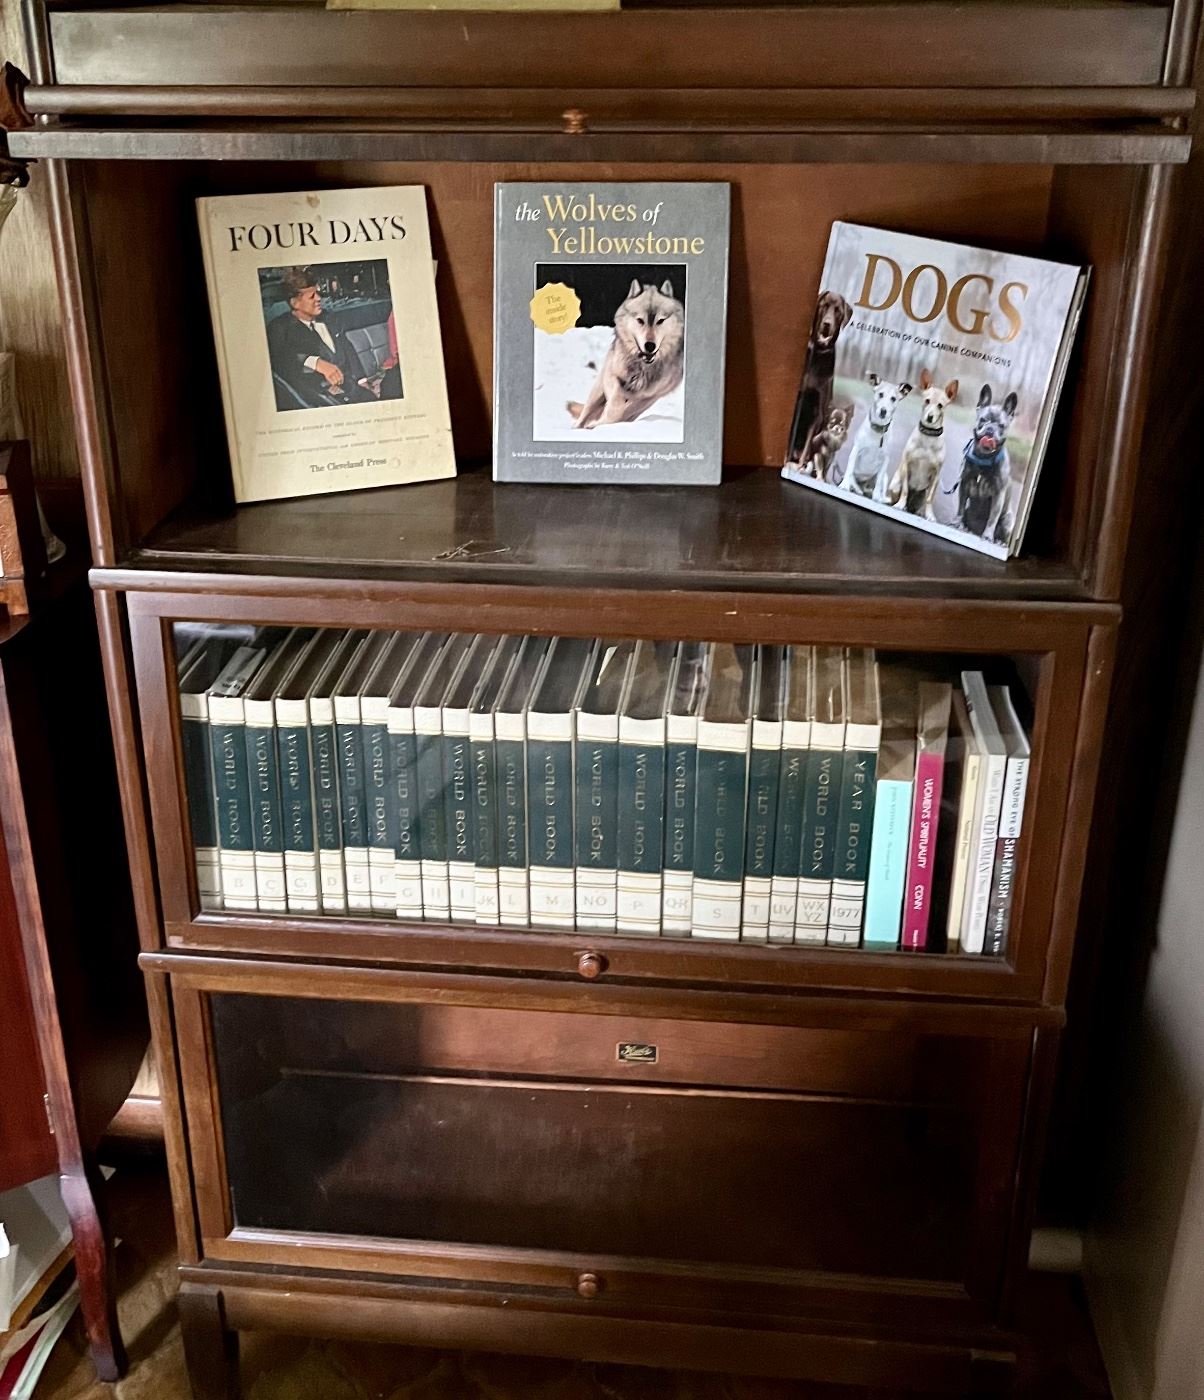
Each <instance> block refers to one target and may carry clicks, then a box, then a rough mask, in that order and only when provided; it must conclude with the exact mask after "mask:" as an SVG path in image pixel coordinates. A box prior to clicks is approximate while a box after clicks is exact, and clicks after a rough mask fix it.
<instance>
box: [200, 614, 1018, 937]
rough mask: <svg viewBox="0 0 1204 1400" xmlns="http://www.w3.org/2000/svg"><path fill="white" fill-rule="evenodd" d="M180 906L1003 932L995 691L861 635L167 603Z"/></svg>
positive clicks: (1011, 848) (625, 929) (582, 925)
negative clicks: (434, 624) (657, 630)
mask: <svg viewBox="0 0 1204 1400" xmlns="http://www.w3.org/2000/svg"><path fill="white" fill-rule="evenodd" d="M180 651H181V656H180V662H179V670H178V677H179V695H180V713H181V721H182V725H181V727H182V732H183V747H184V761H185V775H186V783H187V795H188V805H189V817H190V823H191V828H192V836H193V841H194V843H195V853H196V872H197V884H198V891H199V896H200V902H201V906H202V908H204V909H226V910H232V911H248V912H249V911H261V912H267V913H271V912H290V913H305V914H324V915H335V916H337V915H346V914H351V915H358V914H377V915H392V916H395V917H397V918H399V919H404V920H408V921H411V922H414V921H426V920H451V921H454V922H457V923H467V924H474V923H475V924H483V925H490V926H495V925H500V926H502V927H508V928H531V929H547V930H557V929H564V930H567V929H574V928H575V929H580V930H592V931H597V932H599V933H607V932H610V933H618V934H625V935H644V936H670V937H672V936H676V937H693V938H703V939H722V940H732V941H742V942H749V943H762V944H798V945H812V946H824V945H833V946H840V947H846V948H850V947H851V948H855V947H865V948H869V949H879V950H886V949H895V948H902V949H907V950H915V951H924V950H927V951H961V952H964V953H984V952H985V953H988V954H1001V953H1002V952H1003V951H1004V948H1005V945H1006V941H1007V933H1008V925H1009V922H1010V917H1011V907H1012V892H1013V888H1014V879H1013V876H1014V872H1015V863H1016V843H1017V840H1018V838H1019V835H1020V829H1021V823H1022V820H1023V814H1024V801H1025V788H1026V783H1027V773H1028V761H1029V744H1028V740H1027V738H1026V736H1025V733H1024V729H1023V727H1022V725H1021V722H1020V720H1019V718H1018V716H1017V711H1016V707H1015V704H1014V703H1013V696H1012V694H1011V691H1010V690H1009V688H1008V687H1005V686H988V685H987V684H986V682H985V680H984V677H983V674H982V673H981V672H979V671H964V672H962V673H961V675H960V678H959V683H953V684H951V683H950V682H949V681H947V680H942V679H933V678H932V677H933V676H934V675H935V674H936V672H934V671H933V670H932V669H931V668H930V667H929V666H927V665H925V664H923V663H916V662H910V661H906V660H901V659H900V660H894V659H892V660H887V659H883V660H879V658H878V657H877V656H876V655H875V653H874V652H873V651H872V650H869V649H862V648H857V649H848V648H841V647H822V646H821V647H808V646H777V645H758V646H751V645H749V646H733V645H728V644H717V643H708V642H650V641H639V642H631V641H623V642H611V641H605V640H597V639H595V640H590V639H583V638H567V637H559V638H552V639H546V638H537V637H514V636H505V637H496V636H488V635H483V634H482V635H476V634H451V635H448V634H441V633H432V632H427V633H408V632H361V631H354V630H352V631H343V630H339V629H320V630H312V629H304V628H295V629H291V630H289V629H281V628H263V629H257V630H254V631H251V630H249V629H238V628H233V627H231V628H225V629H221V630H218V631H213V630H201V631H200V632H199V634H198V633H197V632H196V631H193V630H190V629H189V628H188V627H187V625H183V627H182V636H181V648H180Z"/></svg>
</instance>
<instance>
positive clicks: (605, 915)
mask: <svg viewBox="0 0 1204 1400" xmlns="http://www.w3.org/2000/svg"><path fill="white" fill-rule="evenodd" d="M634 651H635V643H634V642H603V643H602V644H601V646H600V647H599V649H598V653H597V656H596V658H595V661H594V669H593V674H592V676H591V677H590V682H589V685H588V686H587V688H586V691H585V694H584V695H582V697H581V704H580V705H579V706H578V707H577V735H576V738H575V740H574V763H575V767H576V771H575V776H574V785H575V787H574V791H575V802H574V818H573V820H574V841H575V860H576V884H577V896H576V899H577V927H578V928H582V929H597V930H599V931H600V932H613V931H614V929H615V927H616V920H617V918H618V909H619V905H618V869H619V864H618V842H619V806H618V791H619V707H620V705H621V703H622V700H623V693H624V691H625V690H626V688H627V675H628V671H629V670H630V667H631V658H632V654H633V653H634Z"/></svg>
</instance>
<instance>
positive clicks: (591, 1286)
mask: <svg viewBox="0 0 1204 1400" xmlns="http://www.w3.org/2000/svg"><path fill="white" fill-rule="evenodd" d="M601 1291H602V1280H601V1279H600V1278H599V1277H598V1275H597V1274H578V1275H577V1292H578V1293H579V1294H580V1295H581V1296H582V1297H583V1298H596V1297H597V1296H598V1294H599V1293H601Z"/></svg>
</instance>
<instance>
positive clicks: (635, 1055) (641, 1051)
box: [617, 1040, 656, 1065]
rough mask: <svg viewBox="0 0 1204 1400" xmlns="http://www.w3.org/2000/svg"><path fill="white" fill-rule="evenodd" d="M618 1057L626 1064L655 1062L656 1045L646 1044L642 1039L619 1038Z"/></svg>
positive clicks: (650, 1063)
mask: <svg viewBox="0 0 1204 1400" xmlns="http://www.w3.org/2000/svg"><path fill="white" fill-rule="evenodd" d="M617 1055H618V1059H619V1061H620V1062H621V1063H622V1064H626V1065H654V1064H656V1046H655V1045H646V1044H645V1043H644V1042H643V1041H642V1040H621V1041H619V1044H618V1051H617Z"/></svg>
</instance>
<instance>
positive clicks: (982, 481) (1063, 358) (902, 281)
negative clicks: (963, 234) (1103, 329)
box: [782, 223, 1088, 559]
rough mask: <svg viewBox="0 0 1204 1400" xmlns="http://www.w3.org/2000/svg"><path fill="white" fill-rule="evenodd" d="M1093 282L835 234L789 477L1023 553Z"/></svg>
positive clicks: (1078, 275) (996, 259)
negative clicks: (1089, 285) (1043, 463)
mask: <svg viewBox="0 0 1204 1400" xmlns="http://www.w3.org/2000/svg"><path fill="white" fill-rule="evenodd" d="M1087 279H1088V273H1087V269H1085V268H1082V267H1078V266H1074V265H1071V264H1066V263H1058V262H1050V261H1048V260H1045V259H1041V258H1031V257H1024V256H1020V255H1017V254H1011V253H994V252H988V251H987V250H985V249H981V248H971V247H966V246H964V245H962V244H955V243H942V242H938V241H937V240H935V239H931V238H918V237H914V236H912V235H910V234H904V233H891V232H887V231H885V230H883V229H875V228H866V227H863V226H862V225H859V224H846V223H836V224H834V225H833V226H832V234H831V238H830V239H829V242H828V253H827V258H826V259H825V262H824V270H823V277H822V281H821V284H820V290H819V296H818V299H817V301H816V307H815V315H814V319H813V321H812V325H811V335H810V338H809V340H808V344H807V358H806V362H805V365H804V368H803V379H802V384H801V385H800V388H799V394H798V399H797V401H796V404H795V411H794V420H793V422H792V424H791V428H790V438H789V442H788V444H787V449H786V463H785V466H784V467H783V470H782V475H783V476H784V477H786V478H787V479H788V480H790V481H797V482H800V483H801V484H802V485H804V486H809V487H810V488H812V489H813V490H816V491H821V492H823V493H825V494H826V495H830V496H834V497H836V498H838V499H840V500H844V501H849V502H852V503H853V504H855V505H859V506H863V507H865V508H866V509H868V510H873V511H876V512H878V513H879V514H881V515H885V516H889V517H890V518H892V519H895V520H900V521H903V522H905V523H907V524H909V525H915V526H917V527H918V528H919V529H921V530H926V531H928V532H929V533H930V534H934V535H939V536H940V537H941V538H942V539H946V540H950V541H952V542H954V543H955V544H961V545H965V546H967V547H968V548H970V549H976V550H979V551H981V552H982V553H984V554H990V555H993V556H994V557H995V558H997V559H1006V558H1008V557H1009V556H1011V555H1013V554H1016V553H1018V552H1019V549H1020V545H1021V541H1022V539H1023V535H1024V529H1025V526H1026V525H1027V523H1028V516H1029V512H1030V509H1031V506H1032V498H1033V492H1034V490H1035V488H1036V484H1037V477H1038V475H1039V473H1040V469H1041V459H1042V457H1043V455H1044V453H1045V447H1046V443H1047V441H1048V438H1049V431H1050V428H1051V426H1052V422H1053V416H1054V411H1055V409H1056V407H1057V401H1058V395H1059V393H1060V391H1061V387H1062V381H1063V379H1064V377H1065V373H1066V364H1067V360H1068V358H1069V355H1070V349H1071V346H1072V344H1073V340H1074V332H1075V328H1076V326H1077V324H1078V320H1079V316H1080V313H1081V310H1082V304H1083V298H1084V296H1085V294H1086V287H1087Z"/></svg>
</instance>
